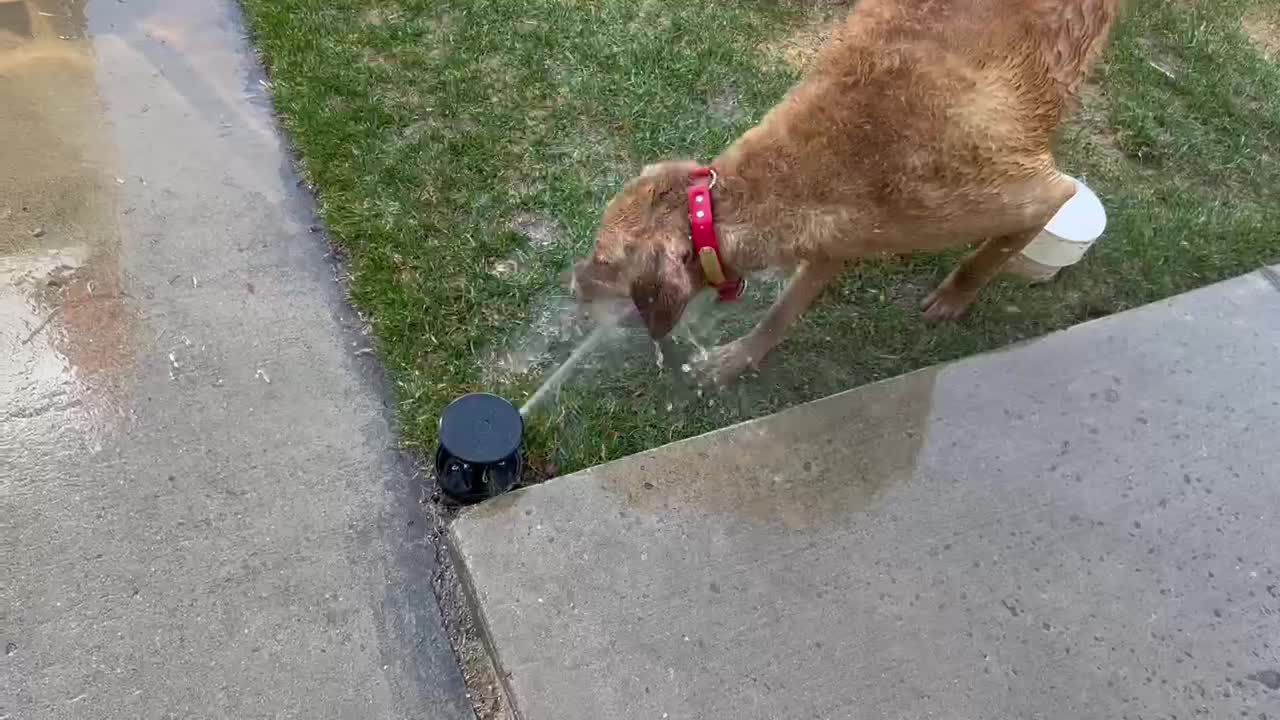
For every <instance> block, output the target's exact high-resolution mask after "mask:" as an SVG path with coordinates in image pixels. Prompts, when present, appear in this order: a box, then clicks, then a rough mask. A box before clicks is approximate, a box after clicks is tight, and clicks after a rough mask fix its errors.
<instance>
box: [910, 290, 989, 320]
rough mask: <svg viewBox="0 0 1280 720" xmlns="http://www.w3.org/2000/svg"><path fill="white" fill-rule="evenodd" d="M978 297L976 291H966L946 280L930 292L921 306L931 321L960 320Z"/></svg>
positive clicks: (926, 317) (925, 317)
mask: <svg viewBox="0 0 1280 720" xmlns="http://www.w3.org/2000/svg"><path fill="white" fill-rule="evenodd" d="M977 297H978V293H976V292H964V291H962V290H958V289H956V288H955V287H954V286H953V285H952V284H951V283H949V282H944V283H943V284H942V285H940V286H938V289H937V290H934V291H933V292H931V293H929V297H927V298H925V299H924V302H922V303H920V308H921V309H922V310H924V319H925V320H928V321H929V322H946V321H949V320H959V319H960V318H962V317H964V315H965V313H967V312H969V306H970V305H972V304H973V301H974V300H975V299H976V298H977Z"/></svg>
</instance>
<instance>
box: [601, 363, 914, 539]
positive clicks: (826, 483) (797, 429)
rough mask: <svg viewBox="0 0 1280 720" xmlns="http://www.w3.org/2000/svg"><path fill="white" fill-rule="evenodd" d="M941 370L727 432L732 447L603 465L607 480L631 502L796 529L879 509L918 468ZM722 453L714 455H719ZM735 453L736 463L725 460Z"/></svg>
mask: <svg viewBox="0 0 1280 720" xmlns="http://www.w3.org/2000/svg"><path fill="white" fill-rule="evenodd" d="M936 377H937V370H936V369H928V370H922V371H919V372H915V373H912V374H910V375H908V376H906V377H905V378H903V379H902V380H901V381H898V382H894V383H881V384H876V385H871V386H868V387H865V388H862V389H861V390H860V391H859V394H858V396H857V402H856V403H853V402H849V401H848V399H847V398H842V397H840V396H837V397H835V398H830V399H828V400H824V401H820V404H819V405H818V407H822V408H823V410H821V411H816V412H815V411H814V408H813V406H810V407H807V408H805V409H803V410H801V411H793V412H784V413H783V414H782V415H779V416H777V417H774V418H770V419H768V420H766V421H764V422H761V423H757V424H754V425H750V426H744V427H740V428H738V429H736V430H730V431H727V432H724V433H721V434H720V435H719V436H718V438H719V443H723V444H725V445H728V446H731V447H729V448H724V451H721V448H719V447H714V448H711V449H708V448H705V447H704V448H703V449H701V450H699V451H697V452H696V453H689V452H685V453H682V452H672V450H671V449H670V448H669V449H667V450H666V451H664V452H662V453H654V454H651V455H650V457H649V458H646V461H645V463H644V464H643V466H641V467H640V468H639V471H637V466H636V465H631V466H629V468H628V469H629V472H628V473H626V474H625V475H617V476H615V475H613V474H610V473H608V472H607V470H605V469H601V468H598V469H596V470H594V471H593V474H594V475H595V476H596V477H601V476H602V475H603V476H604V477H605V478H606V480H605V482H604V485H603V486H604V487H605V488H606V489H608V490H609V491H611V492H615V493H617V494H619V495H621V496H622V497H623V498H624V499H625V501H626V504H627V505H628V506H629V507H630V508H631V509H632V511H635V512H638V513H646V514H648V513H657V514H664V513H667V512H672V511H676V510H677V509H679V508H683V507H689V506H692V507H695V508H698V509H700V510H709V511H713V512H722V513H728V514H732V515H735V516H739V517H741V518H743V519H747V520H751V521H755V522H765V523H777V524H781V525H782V526H784V527H787V528H792V529H799V528H812V527H815V526H818V525H822V524H826V523H830V522H833V521H837V520H839V519H842V518H845V517H847V516H848V515H849V514H850V513H857V512H864V511H867V510H869V509H871V508H873V507H874V506H875V505H876V504H877V502H878V501H879V499H880V498H881V497H882V496H883V495H884V493H886V492H887V491H888V489H889V488H890V487H892V486H893V485H895V484H898V483H902V482H907V481H909V480H910V479H911V478H912V477H913V475H914V474H915V470H916V467H917V464H918V459H919V455H920V450H921V448H922V446H923V444H924V442H925V439H926V437H927V430H928V420H929V411H930V408H931V406H932V405H931V401H932V396H933V387H934V382H935V379H936ZM713 457H714V458H715V459H714V460H713V459H712V458H713ZM726 458H732V460H729V462H730V463H731V465H732V466H731V467H723V466H722V465H721V464H720V463H723V462H725V459H726Z"/></svg>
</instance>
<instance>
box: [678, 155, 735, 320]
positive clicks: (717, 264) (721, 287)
mask: <svg viewBox="0 0 1280 720" xmlns="http://www.w3.org/2000/svg"><path fill="white" fill-rule="evenodd" d="M689 177H690V179H692V180H693V185H691V186H690V187H689V191H688V192H689V237H690V238H692V240H693V252H694V253H695V254H697V256H698V263H699V264H701V265H702V274H703V275H705V276H706V278H707V283H708V284H710V285H711V287H713V288H715V289H716V292H717V293H719V295H720V302H728V301H730V300H737V299H738V298H739V297H741V296H742V291H743V289H744V288H745V287H746V283H745V282H743V280H742V278H740V277H733V276H731V275H730V274H728V273H727V272H726V270H725V266H724V263H723V262H721V260H720V239H719V238H717V237H716V218H715V215H714V214H713V212H712V210H711V188H713V187H715V185H716V171H715V170H712V169H711V168H709V167H700V168H697V169H695V170H694V171H693V172H691V173H689Z"/></svg>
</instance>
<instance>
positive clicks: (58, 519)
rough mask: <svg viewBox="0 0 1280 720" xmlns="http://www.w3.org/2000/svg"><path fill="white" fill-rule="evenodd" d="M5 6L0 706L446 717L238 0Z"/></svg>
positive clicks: (425, 579)
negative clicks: (85, 5)
mask: <svg viewBox="0 0 1280 720" xmlns="http://www.w3.org/2000/svg"><path fill="white" fill-rule="evenodd" d="M3 5H4V12H3V13H0V647H3V648H4V652H3V653H2V654H0V718H6V719H8V718H12V719H13V720H18V719H19V718H21V719H23V720H26V719H27V718H81V717H83V718H95V719H97V718H129V719H133V718H162V717H165V718H167V717H174V718H176V717H182V718H196V717H222V718H263V717H273V718H283V717H299V718H331V717H344V718H432V719H433V720H437V719H438V720H448V719H455V718H464V717H470V716H471V712H470V710H469V707H468V704H467V701H466V699H465V697H464V692H463V687H462V681H461V677H460V673H459V671H458V668H457V666H456V664H455V662H454V658H453V655H452V652H451V651H450V649H449V646H448V643H447V641H446V639H445V638H444V637H443V635H442V631H441V627H440V618H439V611H438V608H437V605H436V601H435V598H434V596H433V594H432V590H431V583H430V578H431V575H432V573H433V572H434V564H433V557H434V555H433V552H432V549H431V548H430V547H429V546H428V544H427V541H426V539H425V538H424V537H423V532H424V528H423V525H424V524H425V523H422V522H417V521H418V520H419V519H420V515H419V510H418V507H417V500H418V499H419V493H420V488H419V486H418V484H417V483H416V482H415V481H414V478H413V476H412V473H411V469H410V468H409V466H408V465H407V464H406V463H404V462H402V459H401V457H400V456H399V454H398V452H397V449H396V447H397V442H396V438H395V437H394V435H393V434H392V432H391V428H390V423H389V412H388V410H387V408H386V407H385V405H384V403H383V400H382V398H383V396H382V394H381V393H380V388H379V386H378V382H377V381H376V380H373V379H371V378H375V377H376V373H377V363H376V361H374V360H373V359H371V358H370V357H368V355H367V353H362V354H359V355H357V352H358V351H361V350H362V349H364V348H366V347H368V345H369V344H370V341H369V339H368V338H367V337H365V336H364V335H363V334H362V333H361V332H360V331H359V328H360V323H359V322H358V320H357V319H356V318H355V317H353V314H352V313H351V312H350V311H349V310H348V309H347V308H346V306H345V305H344V303H343V297H342V291H341V286H340V285H339V284H338V283H336V282H335V276H334V272H335V271H334V267H333V266H332V265H331V263H330V262H329V261H327V260H326V259H325V254H326V252H327V248H326V247H325V243H324V241H323V240H322V238H321V236H320V235H319V234H315V233H312V232H310V231H309V226H310V225H311V223H313V222H314V220H313V219H312V215H311V210H310V207H309V201H308V198H307V197H306V195H305V194H304V193H302V192H300V191H299V190H298V189H297V186H296V184H297V178H296V177H295V176H294V175H293V173H292V172H291V169H290V161H289V157H288V156H287V154H286V153H285V152H284V151H283V149H282V147H281V143H280V140H279V138H278V136H277V134H276V129H275V127H274V124H273V121H272V118H271V115H270V112H269V110H268V107H269V104H268V102H267V98H266V96H265V88H264V86H263V84H261V83H260V75H259V72H258V69H257V68H256V67H255V65H254V63H253V61H252V59H251V55H250V54H249V52H248V48H247V47H246V46H245V43H244V40H243V34H244V33H243V29H242V28H241V25H240V22H239V17H238V15H237V13H236V9H235V6H234V3H232V2H230V0H215V2H195V1H194V0H178V1H170V2H158V1H156V0H129V2H127V3H125V2H112V1H106V0H104V1H103V2H95V3H93V4H91V5H90V6H89V7H88V9H87V11H86V9H85V7H84V3H83V2H68V1H67V0H28V1H27V2H19V3H4V4H3ZM19 11H20V12H19Z"/></svg>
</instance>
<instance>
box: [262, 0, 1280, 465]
mask: <svg viewBox="0 0 1280 720" xmlns="http://www.w3.org/2000/svg"><path fill="white" fill-rule="evenodd" d="M1138 5H1139V6H1140V7H1138V8H1137V9H1136V10H1135V11H1131V12H1129V13H1128V14H1127V16H1126V17H1125V18H1124V19H1123V21H1122V22H1121V23H1120V25H1119V26H1118V27H1117V29H1116V31H1115V32H1114V34H1113V42H1112V45H1111V48H1110V51H1109V52H1108V54H1107V56H1106V59H1105V62H1104V63H1103V64H1102V65H1101V66H1100V67H1099V68H1098V69H1097V71H1096V72H1095V74H1094V78H1093V82H1092V83H1091V84H1090V86H1089V87H1088V90H1087V92H1086V93H1085V98H1084V103H1083V107H1082V108H1081V110H1080V111H1079V112H1078V113H1077V114H1076V116H1075V119H1074V120H1073V121H1072V122H1071V124H1070V125H1069V127H1067V128H1066V129H1065V130H1064V131H1063V133H1062V137H1061V142H1060V159H1061V165H1062V166H1063V168H1064V169H1065V170H1066V171H1067V172H1070V173H1072V174H1074V175H1077V176H1080V177H1083V178H1085V179H1086V180H1087V182H1088V183H1089V184H1090V186H1091V187H1093V188H1094V189H1095V190H1096V191H1097V193H1098V194H1099V196H1100V197H1101V198H1102V199H1103V202H1104V204H1105V205H1106V206H1107V209H1108V212H1109V216H1110V218H1109V227H1108V231H1107V234H1106V235H1105V236H1104V238H1103V239H1102V240H1101V241H1100V242H1099V243H1098V245H1096V246H1095V248H1094V249H1093V250H1091V251H1090V254H1089V255H1088V257H1087V258H1086V260H1085V262H1083V263H1082V264H1080V265H1078V266H1076V267H1074V268H1072V269H1070V270H1069V271H1068V272H1065V273H1063V274H1062V275H1061V276H1060V277H1059V279H1058V280H1057V281H1055V282H1054V283H1052V284H1050V285H1047V286H1042V287H1034V288H1032V287H1027V286H1025V285H1023V284H1021V283H1018V282H1016V281H1001V282H998V283H996V284H995V285H993V286H992V287H991V288H989V289H988V291H987V292H986V293H985V294H984V296H983V298H982V299H981V300H980V302H979V304H978V305H977V307H976V308H975V310H974V312H973V313H972V314H971V316H970V317H969V318H968V319H966V320H965V321H963V322H961V323H959V324H955V325H948V326H942V327H934V326H929V325H926V324H925V323H924V322H923V321H922V319H921V315H920V313H919V311H918V310H917V307H916V306H917V303H918V301H919V299H920V298H922V297H923V296H924V294H925V293H927V292H928V290H929V289H930V288H931V287H932V286H933V285H935V284H936V283H937V282H938V280H940V279H941V278H942V276H943V275H944V274H945V272H946V270H947V269H948V268H949V266H950V264H951V263H952V262H953V261H954V256H949V257H915V258H911V259H909V260H905V261H893V262H890V261H873V262H867V263H865V264H863V265H861V266H859V267H858V268H856V269H855V270H853V271H852V272H850V273H849V275H848V277H847V278H846V279H845V281H844V282H843V283H841V284H840V285H838V286H837V287H835V288H834V289H832V290H831V291H829V292H828V293H827V294H826V296H825V297H824V298H823V299H822V300H820V301H819V303H818V304H817V305H815V307H814V309H813V310H812V311H811V312H810V313H809V314H808V315H807V316H806V317H805V319H804V320H802V322H801V323H800V325H799V327H798V329H797V331H796V332H795V334H794V335H793V336H792V338H791V339H790V340H789V341H788V342H786V343H785V344H784V345H783V346H782V347H781V348H780V350H779V351H778V353H777V354H776V355H775V356H774V357H773V358H772V360H771V362H770V363H769V364H768V365H767V366H766V367H765V368H764V370H763V371H762V372H760V373H759V374H757V375H753V376H750V377H747V378H744V379H743V380H742V381H740V382H739V383H738V384H737V385H735V386H733V387H731V388H728V389H725V390H721V391H715V392H712V391H706V392H704V391H700V390H698V389H697V388H696V387H694V386H693V385H692V384H691V383H690V382H688V380H687V377H688V376H687V375H686V374H685V373H683V372H681V365H682V364H683V359H682V357H681V353H688V352H690V350H691V348H692V347H693V344H694V342H695V341H696V342H698V343H702V344H704V345H709V344H711V343H714V342H715V341H716V340H717V339H719V338H728V337H730V336H732V335H733V334H735V333H739V332H742V331H744V330H745V329H746V328H747V327H749V325H750V324H751V323H752V322H753V321H754V319H755V318H756V316H757V315H758V311H759V309H760V308H761V307H762V306H763V305H764V304H766V303H767V302H768V300H769V299H770V297H771V295H772V293H774V292H776V290H777V288H778V285H779V282H778V281H777V280H776V279H773V280H770V279H765V280H763V281H760V282H756V283H754V284H753V285H752V292H751V297H750V299H749V302H748V303H745V304H739V305H736V306H733V307H731V308H730V307H711V306H710V304H707V306H706V307H703V308H700V311H699V312H696V313H694V317H693V319H692V320H691V321H690V322H689V323H687V324H686V326H685V327H683V328H682V329H681V331H680V333H679V335H680V340H679V343H678V347H677V348H675V349H671V348H669V349H668V351H667V353H666V358H665V364H664V365H661V366H660V364H659V362H658V360H657V356H656V353H655V351H654V348H653V346H652V345H651V343H649V342H648V341H647V339H645V338H644V337H642V336H641V335H639V334H622V335H620V336H618V337H615V338H613V339H612V340H611V342H610V343H608V345H607V347H606V348H604V349H603V350H602V351H601V352H599V353H596V354H595V355H593V356H592V359H591V362H590V363H588V364H589V367H588V368H586V369H585V370H584V372H582V373H580V374H579V375H577V376H575V378H574V379H573V380H572V381H570V383H569V384H568V385H567V386H566V387H565V388H564V389H563V390H562V392H561V393H560V396H559V399H558V402H556V403H553V404H550V405H549V406H547V407H546V409H545V411H544V412H541V413H537V414H535V415H533V416H532V422H531V428H530V432H529V433H528V443H527V444H528V458H529V461H530V462H529V463H528V467H529V468H530V476H529V480H537V479H540V478H543V477H546V476H548V475H554V474H557V473H563V472H568V471H571V470H574V469H577V468H581V467H584V466H588V465H591V464H595V463H598V462H601V461H605V460H609V459H612V458H616V457H619V456H621V455H624V454H627V453H631V452H634V451H638V450H642V449H645V448H649V447H653V446H656V445H659V444H662V443H666V442H669V441H672V440H677V439H680V438H683V437H688V436H690V435H694V434H697V433H700V432H704V431H706V430H709V429H713V428H716V427H721V426H724V425H726V424H729V423H732V422H736V421H739V420H743V419H746V418H749V417H753V416H757V415H761V414H764V413H768V412H772V411H775V410H777V409H780V408H783V407H786V406H788V405H792V404H795V403H798V402H802V401H805V400H810V399H814V398H817V397H820V396H823V395H826V394H830V393H832V392H836V391H839V390H843V389H847V388H850V387H854V386H857V385H861V384H863V383H867V382H870V381H873V380H877V379H881V378H885V377H889V376H892V375H897V374H900V373H903V372H906V371H908V370H912V369H915V368H919V367H922V366H926V365H931V364H934V363H938V362H941V361H945V360H950V359H953V358H958V357H962V356H966V355H971V354H974V353H978V352H982V351H986V350H991V349H993V348H998V347H1001V346H1004V345H1007V344H1009V343H1012V342H1015V341H1018V340H1021V339H1024V338H1029V337H1034V336H1037V335H1041V334H1044V333H1046V332H1049V331H1052V330H1055V329H1059V328H1063V327H1066V326H1068V325H1071V324H1073V323H1077V322H1080V321H1082V320H1086V319H1090V318H1094V317H1099V316H1102V315H1106V314H1109V313H1112V312H1116V311H1118V310H1123V309H1125V308H1128V307H1132V306H1135V305H1139V304H1142V303H1146V302H1150V301H1152V300H1156V299H1159V298H1162V297H1166V296H1168V295H1171V294H1174V293H1177V292H1181V291H1184V290H1188V289H1191V288H1195V287H1198V286H1201V285H1205V284H1207V283H1211V282H1214V281H1217V280H1221V279H1224V278H1227V277H1231V276H1233V275H1236V274H1239V273H1242V272H1246V271H1248V270H1251V269H1254V268H1256V267H1258V266H1259V265H1261V264H1264V263H1269V262H1276V261H1277V260H1280V41H1277V38H1278V37H1280V33H1277V32H1276V30H1277V28H1280V10H1276V9H1275V7H1276V6H1275V5H1274V2H1273V0H1200V1H1199V2H1197V1H1196V0H1143V2H1141V3H1139V4H1138ZM244 6H245V9H246V12H247V14H248V17H249V23H250V27H251V31H252V33H253V35H254V38H255V41H256V43H257V45H258V47H259V48H260V49H261V51H262V54H263V57H264V60H265V62H266V64H267V66H268V68H269V72H270V76H271V80H272V90H273V94H274V98H275V107H276V110H277V112H278V113H279V115H280V117H281V118H282V122H283V124H284V126H285V128H286V129H287V132H288V134H289V136H290V138H291V140H292V141H293V143H294V144H295V145H296V147H297V150H298V154H299V164H300V167H301V171H302V173H303V174H304V176H305V178H306V180H307V181H308V182H309V183H311V184H312V185H313V186H314V187H315V188H316V192H317V195H318V198H319V203H320V208H321V214H322V216H323V220H324V222H325V224H326V226H327V227H328V230H329V232H330V234H331V236H332V238H333V241H334V242H335V244H336V245H337V246H339V247H340V248H341V249H342V251H343V252H345V254H346V256H347V258H348V261H349V267H350V270H351V273H352V279H351V286H350V291H351V296H352V300H353V302H354V303H355V304H356V305H357V306H358V307H359V308H360V309H361V310H362V311H363V313H364V314H365V315H366V316H367V317H368V318H369V320H370V322H371V324H372V327H373V330H374V332H375V333H376V335H377V337H378V340H379V352H380V353H381V357H382V359H383V361H384V362H385V363H386V365H387V366H388V367H389V369H390V370H391V372H392V375H393V377H394V378H395V383H396V390H397V400H398V402H399V406H400V417H401V420H402V423H403V433H404V439H405V442H406V443H407V444H409V445H411V446H416V447H419V448H422V449H424V450H429V449H430V448H431V447H432V445H433V443H434V440H435V426H436V418H437V417H438V414H439V412H440V410H441V408H442V407H443V406H444V405H445V404H446V403H448V402H449V400H451V399H452V398H454V397H455V396H457V395H458V394H460V393H463V392H467V391H473V390H490V391H494V392H498V393H500V394H503V395H505V396H506V397H509V398H512V399H513V400H514V401H516V402H517V403H519V402H520V401H521V400H522V399H523V398H525V397H527V396H528V395H529V394H530V393H531V392H532V391H533V389H534V388H536V387H537V386H538V385H539V383H540V382H541V380H542V379H543V377H544V376H545V375H546V374H547V372H548V371H549V370H550V369H551V368H553V367H554V366H555V364H556V363H557V362H558V361H559V360H561V359H563V358H564V357H565V356H566V355H567V354H568V352H569V351H570V350H571V349H572V347H573V346H574V344H575V342H576V340H577V338H578V337H579V334H580V332H581V330H582V329H581V328H579V327H577V326H576V325H574V324H573V323H570V322H567V321H566V319H565V318H566V307H567V305H568V300H567V299H566V298H565V297H564V291H563V289H562V288H561V286H560V281H559V275H560V273H561V272H562V271H563V270H564V269H565V268H566V267H567V266H568V263H569V262H570V260H571V258H572V257H574V256H576V255H578V254H581V253H582V252H584V251H585V250H586V249H587V248H588V247H589V245H590V241H591V237H592V233H593V230H594V224H595V222H596V219H597V217H598V215H599V212H600V210H601V208H602V207H603V206H604V204H605V202H606V201H607V199H608V198H609V196H610V195H611V194H612V193H613V192H614V191H615V190H616V189H617V188H618V187H619V186H620V184H621V182H622V181H623V179H624V178H626V177H628V176H629V175H631V174H632V173H635V172H637V171H638V170H639V168H640V167H641V166H643V165H644V164H645V163H647V162H651V161H653V160H656V159H661V158H667V157H676V156H685V157H694V158H701V159H709V158H712V157H714V156H715V155H716V154H717V153H718V152H719V151H720V150H721V149H722V148H723V147H724V146H725V145H726V144H728V143H729V142H730V141H731V140H732V139H733V138H735V137H736V136H737V135H738V134H739V133H741V132H742V131H743V130H744V129H746V128H747V127H749V126H751V124H752V123H753V122H754V121H755V120H757V119H758V118H759V117H760V116H761V115H762V114H763V113H764V112H765V111H766V110H767V109H768V108H769V107H770V106H771V105H772V104H773V103H774V102H775V101H776V100H777V99H778V98H779V97H780V96H781V95H782V94H783V93H784V92H785V90H786V89H787V87H788V86H789V85H791V84H792V83H793V82H794V81H795V80H796V78H797V77H798V75H799V73H800V72H801V70H802V68H803V64H804V62H805V60H806V58H807V57H809V55H810V52H811V50H812V47H813V46H814V44H815V42H817V41H818V40H820V38H821V36H822V34H823V32H824V28H825V27H827V26H828V24H829V23H830V22H831V21H832V20H833V19H834V18H838V17H839V16H841V15H842V14H843V13H844V12H845V11H846V10H847V6H845V5H844V4H841V3H832V2H825V3H823V2H808V3H805V2H799V1H798V0H790V1H789V2H786V1H782V2H779V1H764V0H742V1H740V2H721V3H683V2H670V1H669V0H595V1H590V2H589V1H587V0H400V1H399V2H374V1H372V0H360V1H356V0H244Z"/></svg>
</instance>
